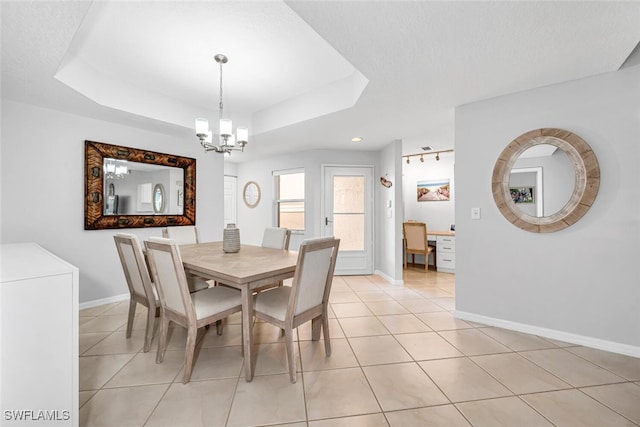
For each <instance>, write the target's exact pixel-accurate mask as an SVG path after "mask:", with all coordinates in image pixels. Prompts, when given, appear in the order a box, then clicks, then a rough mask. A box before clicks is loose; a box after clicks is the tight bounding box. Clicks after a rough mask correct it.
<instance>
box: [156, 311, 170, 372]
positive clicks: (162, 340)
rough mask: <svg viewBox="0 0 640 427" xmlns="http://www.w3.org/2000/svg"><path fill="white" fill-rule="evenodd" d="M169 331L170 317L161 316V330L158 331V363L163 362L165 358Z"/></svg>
mask: <svg viewBox="0 0 640 427" xmlns="http://www.w3.org/2000/svg"><path fill="white" fill-rule="evenodd" d="M168 332H169V319H167V318H166V317H165V316H161V317H160V332H159V333H158V354H157V355H156V363H162V361H163V360H164V352H165V351H166V350H167V333H168Z"/></svg>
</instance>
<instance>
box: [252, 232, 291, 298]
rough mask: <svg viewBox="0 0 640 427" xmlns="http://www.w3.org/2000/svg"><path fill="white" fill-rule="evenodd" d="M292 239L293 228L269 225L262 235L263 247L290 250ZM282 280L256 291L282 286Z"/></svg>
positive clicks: (255, 290)
mask: <svg viewBox="0 0 640 427" xmlns="http://www.w3.org/2000/svg"><path fill="white" fill-rule="evenodd" d="M290 239H291V230H289V229H287V228H281V227H267V228H265V229H264V234H263V235H262V245H261V246H262V247H263V248H271V249H284V250H289V240H290ZM282 283H283V282H282V281H279V282H275V283H269V284H267V285H264V286H261V287H259V288H257V289H254V292H257V293H259V292H262V291H264V290H267V289H271V288H274V287H277V286H282Z"/></svg>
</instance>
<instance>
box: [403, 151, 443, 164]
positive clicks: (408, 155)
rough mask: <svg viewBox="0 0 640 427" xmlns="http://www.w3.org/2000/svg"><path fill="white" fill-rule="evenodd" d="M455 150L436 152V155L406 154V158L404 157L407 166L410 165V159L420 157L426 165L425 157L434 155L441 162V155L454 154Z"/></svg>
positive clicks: (421, 161)
mask: <svg viewBox="0 0 640 427" xmlns="http://www.w3.org/2000/svg"><path fill="white" fill-rule="evenodd" d="M453 151H454V150H453V149H451V150H441V151H436V152H434V153H417V154H406V155H404V156H402V157H403V158H405V159H407V160H406V161H407V164H409V163H410V159H411V157H420V163H424V156H431V155H434V154H435V156H436V161H439V160H440V153H453Z"/></svg>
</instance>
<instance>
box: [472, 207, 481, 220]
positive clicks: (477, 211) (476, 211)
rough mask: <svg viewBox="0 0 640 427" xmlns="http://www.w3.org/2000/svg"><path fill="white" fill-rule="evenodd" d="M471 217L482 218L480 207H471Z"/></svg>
mask: <svg viewBox="0 0 640 427" xmlns="http://www.w3.org/2000/svg"><path fill="white" fill-rule="evenodd" d="M471 219H480V208H471Z"/></svg>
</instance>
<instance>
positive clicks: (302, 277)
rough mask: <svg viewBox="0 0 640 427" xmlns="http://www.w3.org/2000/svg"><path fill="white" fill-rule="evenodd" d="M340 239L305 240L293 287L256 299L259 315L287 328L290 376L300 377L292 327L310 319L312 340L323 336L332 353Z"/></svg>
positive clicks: (293, 378)
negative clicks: (331, 310) (330, 317)
mask: <svg viewBox="0 0 640 427" xmlns="http://www.w3.org/2000/svg"><path fill="white" fill-rule="evenodd" d="M339 245H340V239H335V238H333V237H322V238H317V239H309V240H305V241H304V242H302V244H301V245H300V250H299V251H298V262H297V265H296V272H295V275H294V277H293V283H292V285H291V286H281V287H278V288H274V289H271V290H268V291H265V292H261V293H259V294H258V295H257V296H256V297H255V300H254V315H255V317H256V318H258V319H261V320H264V321H265V322H268V323H271V324H272V325H275V326H277V327H278V328H280V329H283V330H284V335H285V343H286V350H287V361H288V365H289V379H290V380H291V382H292V383H295V382H296V380H297V375H296V362H295V358H294V357H295V352H294V349H293V330H294V329H295V328H297V327H298V326H300V325H301V324H303V323H306V322H308V321H309V320H312V321H313V324H312V339H313V340H316V341H317V340H319V339H320V327H322V332H323V337H324V347H325V354H326V355H327V356H330V355H331V342H330V340H329V320H328V317H327V310H328V305H329V293H330V292H331V283H332V281H333V272H334V270H335V265H336V256H337V254H338V247H339Z"/></svg>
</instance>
